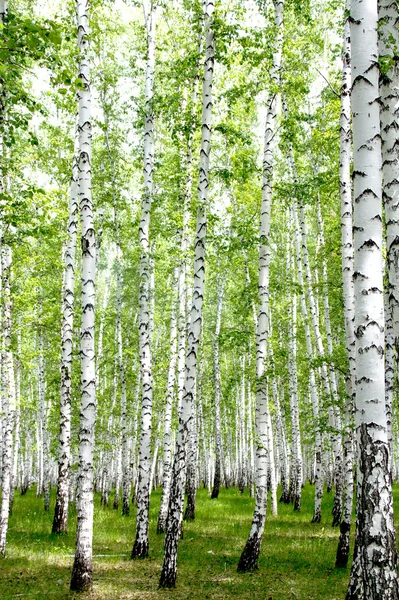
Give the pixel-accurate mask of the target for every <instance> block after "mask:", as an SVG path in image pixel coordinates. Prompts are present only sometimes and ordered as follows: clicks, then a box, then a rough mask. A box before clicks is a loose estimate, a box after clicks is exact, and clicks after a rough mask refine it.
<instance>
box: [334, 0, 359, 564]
mask: <svg viewBox="0 0 399 600" xmlns="http://www.w3.org/2000/svg"><path fill="white" fill-rule="evenodd" d="M347 9H349V0H347ZM350 51H351V48H350V26H349V19H348V18H346V19H345V27H344V49H343V65H342V87H341V113H340V164H339V169H340V195H341V248H342V282H343V297H344V320H345V341H346V353H347V357H348V366H349V373H348V375H347V377H346V399H345V425H346V431H345V436H344V487H345V497H344V503H343V516H342V522H341V525H340V536H339V542H338V548H337V556H336V560H335V565H336V566H337V567H346V565H347V562H348V555H349V533H350V527H351V521H352V504H353V409H354V395H355V385H356V382H355V376H356V371H355V328H354V319H355V295H354V287H353V259H354V257H353V233H352V219H353V207H352V182H351V173H350V169H351V141H352V140H351V137H352V136H351V124H350V122H351V115H350V110H351V107H350V87H351V63H350V61H351V57H350Z"/></svg>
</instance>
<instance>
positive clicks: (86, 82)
mask: <svg viewBox="0 0 399 600" xmlns="http://www.w3.org/2000/svg"><path fill="white" fill-rule="evenodd" d="M76 8H77V30H78V48H79V54H80V56H79V61H80V64H79V79H80V81H81V83H82V88H81V89H79V91H78V100H79V111H78V112H79V126H78V129H79V153H78V161H77V162H78V172H79V176H78V185H79V194H78V198H79V207H80V219H81V226H82V237H81V246H82V292H81V294H82V297H81V302H82V323H81V332H80V373H81V379H80V383H81V404H80V428H79V473H78V489H77V531H76V547H75V560H74V564H73V569H72V577H71V586H70V587H71V590H73V591H83V590H86V589H88V588H90V587H91V585H92V554H93V549H92V545H93V473H94V471H93V453H94V428H95V420H96V365H95V348H94V308H95V306H94V304H95V280H96V240H95V232H94V222H93V206H92V196H91V137H92V133H91V132H92V127H91V89H90V58H89V1H88V0H78V1H77V5H76Z"/></svg>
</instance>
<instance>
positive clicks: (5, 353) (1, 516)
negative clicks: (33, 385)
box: [0, 239, 13, 557]
mask: <svg viewBox="0 0 399 600" xmlns="http://www.w3.org/2000/svg"><path fill="white" fill-rule="evenodd" d="M0 251H1V272H2V296H3V323H2V329H3V331H2V353H1V356H2V360H1V395H2V412H3V414H2V430H3V431H2V433H3V446H2V450H3V457H2V478H1V489H2V496H1V509H0V555H1V556H3V557H4V556H5V555H6V542H7V530H8V517H9V510H10V496H11V475H12V472H11V469H12V464H11V459H12V456H11V455H12V414H11V408H12V405H13V389H12V378H11V370H12V368H13V367H12V353H11V295H10V270H11V249H10V248H9V247H8V246H7V245H5V244H4V239H2V240H1V247H0Z"/></svg>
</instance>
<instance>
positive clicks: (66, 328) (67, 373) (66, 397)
mask: <svg viewBox="0 0 399 600" xmlns="http://www.w3.org/2000/svg"><path fill="white" fill-rule="evenodd" d="M78 143H79V134H78V127H76V132H75V146H74V154H73V159H72V177H71V183H70V188H69V214H68V227H67V233H68V239H67V244H66V248H65V254H64V281H63V298H62V326H61V327H62V329H61V395H60V435H59V458H58V482H57V498H56V502H55V510H54V519H53V528H52V532H53V533H66V532H67V529H68V502H69V462H70V454H71V448H70V445H71V439H70V438H71V370H72V353H73V316H74V301H75V290H74V287H75V254H76V236H77V228H78V214H79V206H78V185H77V184H78V176H79V174H78V163H77V160H76V158H77V155H78V150H79V146H78Z"/></svg>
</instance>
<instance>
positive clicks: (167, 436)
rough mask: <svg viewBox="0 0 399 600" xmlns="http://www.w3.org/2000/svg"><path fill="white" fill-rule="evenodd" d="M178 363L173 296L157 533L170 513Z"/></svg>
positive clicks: (162, 531)
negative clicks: (173, 423) (173, 416)
mask: <svg viewBox="0 0 399 600" xmlns="http://www.w3.org/2000/svg"><path fill="white" fill-rule="evenodd" d="M176 279H177V273H175V276H174V278H173V281H174V283H173V286H172V288H173V289H175V288H176V287H177V286H176V283H177V282H176ZM176 364H177V323H176V301H175V299H174V298H172V309H171V315H170V359H169V370H168V382H167V388H166V399H165V412H164V419H163V422H164V446H163V482H162V496H161V506H160V509H159V515H158V523H157V533H164V532H165V528H166V517H167V514H168V505H169V495H170V484H171V478H172V409H173V400H174V397H175V382H176Z"/></svg>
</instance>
